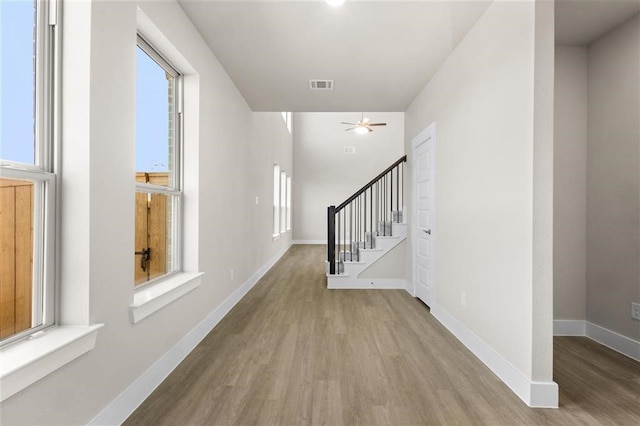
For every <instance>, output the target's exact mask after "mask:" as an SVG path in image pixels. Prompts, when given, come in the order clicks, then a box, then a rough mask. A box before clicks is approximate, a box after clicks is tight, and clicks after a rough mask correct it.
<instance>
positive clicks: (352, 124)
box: [340, 121, 357, 126]
mask: <svg viewBox="0 0 640 426" xmlns="http://www.w3.org/2000/svg"><path fill="white" fill-rule="evenodd" d="M340 124H348V125H349V126H357V124H356V123H347V122H346V121H341V122H340Z"/></svg>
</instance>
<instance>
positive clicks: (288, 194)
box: [287, 176, 291, 231]
mask: <svg viewBox="0 0 640 426" xmlns="http://www.w3.org/2000/svg"><path fill="white" fill-rule="evenodd" d="M290 229H291V176H287V231H289V230H290Z"/></svg>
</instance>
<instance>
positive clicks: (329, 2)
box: [324, 0, 345, 7]
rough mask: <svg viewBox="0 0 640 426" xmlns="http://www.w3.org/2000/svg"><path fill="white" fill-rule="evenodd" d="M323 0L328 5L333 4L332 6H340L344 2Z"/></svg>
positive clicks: (340, 0) (341, 0) (343, 0)
mask: <svg viewBox="0 0 640 426" xmlns="http://www.w3.org/2000/svg"><path fill="white" fill-rule="evenodd" d="M324 1H325V2H327V4H328V5H329V6H333V7H338V6H342V4H343V3H344V2H345V0H324Z"/></svg>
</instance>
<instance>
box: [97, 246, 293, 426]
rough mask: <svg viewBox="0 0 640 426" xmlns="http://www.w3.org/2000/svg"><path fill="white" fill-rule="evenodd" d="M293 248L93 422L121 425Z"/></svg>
mask: <svg viewBox="0 0 640 426" xmlns="http://www.w3.org/2000/svg"><path fill="white" fill-rule="evenodd" d="M289 247H291V246H290V245H289V246H287V247H285V248H284V249H282V250H281V251H280V252H279V253H278V254H276V255H275V256H274V257H273V258H271V259H270V260H269V261H268V262H267V263H266V264H265V265H264V266H262V268H260V269H259V270H258V271H256V273H255V274H253V275H252V276H251V278H249V279H248V280H247V281H246V282H245V283H244V284H242V285H241V286H240V287H239V288H238V289H237V290H236V291H234V292H233V293H232V294H231V295H230V296H229V297H227V299H226V300H225V301H224V302H222V303H221V304H220V305H218V306H217V307H216V308H215V309H214V310H213V311H211V313H210V314H209V315H207V317H206V318H205V319H204V320H202V321H201V322H200V324H198V325H197V326H196V327H195V328H193V329H192V330H191V331H190V332H189V333H187V334H186V335H185V336H184V337H183V338H182V339H181V340H180V341H179V342H178V343H177V344H176V345H175V346H174V347H172V348H171V349H170V350H169V351H167V352H166V353H165V354H164V355H163V356H162V357H161V358H160V359H159V360H158V361H157V362H156V363H155V364H153V365H152V366H151V367H150V368H149V369H148V370H147V371H145V372H144V373H143V374H142V375H141V376H140V377H138V379H136V381H134V382H133V383H132V384H131V385H130V386H129V387H128V388H127V389H125V390H124V392H122V393H121V394H120V395H118V396H117V397H116V399H114V400H113V401H112V402H111V403H110V404H109V405H107V406H106V407H105V408H104V409H103V410H102V411H101V412H100V414H98V415H97V416H96V417H95V418H94V419H93V420H91V422H89V424H90V425H116V424H118V425H119V424H122V423H123V422H124V421H125V420H126V419H127V417H129V416H130V415H131V413H133V412H134V411H135V409H136V408H138V407H139V406H140V404H142V402H144V400H145V399H146V398H147V397H148V396H149V395H150V394H151V392H153V391H154V389H155V388H156V387H158V385H160V383H162V381H163V380H164V379H166V378H167V376H168V375H169V374H170V373H171V372H172V371H173V370H174V369H175V368H176V367H177V366H178V364H180V362H182V360H183V359H184V358H185V357H186V356H187V355H189V353H190V352H191V351H192V350H193V349H194V348H195V347H196V346H197V345H198V343H200V341H202V339H204V338H205V336H206V335H207V334H209V332H210V331H211V330H213V328H214V327H215V326H216V325H217V324H218V323H219V322H220V320H222V318H224V316H225V315H226V314H227V313H228V312H229V311H230V310H231V309H232V308H233V307H234V306H235V305H236V304H237V303H238V302H239V301H240V300H241V299H242V298H243V297H244V296H245V295H246V294H247V293H248V292H249V290H251V289H252V288H253V286H254V285H255V284H256V283H257V282H258V281H259V280H260V278H262V277H263V276H264V274H266V273H267V271H269V269H271V267H273V265H275V263H276V262H277V261H278V260H279V259H280V258H281V257H282V256H283V255H284V254H285V252H286V251H287V250H288V249H289Z"/></svg>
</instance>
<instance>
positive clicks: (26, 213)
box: [0, 1, 57, 345]
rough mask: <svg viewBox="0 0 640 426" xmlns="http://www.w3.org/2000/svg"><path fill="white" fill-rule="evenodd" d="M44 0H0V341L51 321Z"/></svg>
mask: <svg viewBox="0 0 640 426" xmlns="http://www.w3.org/2000/svg"><path fill="white" fill-rule="evenodd" d="M48 8H49V4H48V2H46V1H37V2H36V1H30V2H29V1H21V2H4V1H3V2H0V55H1V58H0V62H2V73H1V74H0V94H1V96H0V97H1V105H0V123H2V124H1V126H0V132H1V133H0V235H1V236H2V237H1V241H2V251H1V252H0V344H2V345H3V344H6V343H9V342H13V341H15V340H18V339H21V338H23V337H26V336H28V335H30V334H32V333H34V332H36V331H39V330H41V329H43V328H45V327H47V326H50V325H53V324H54V322H55V312H54V306H55V303H54V291H55V278H54V277H55V273H54V265H55V260H54V254H55V251H54V247H55V241H54V237H55V223H56V220H55V212H56V210H55V200H56V187H55V183H56V175H55V167H54V159H53V154H54V140H55V138H54V135H55V128H56V127H57V126H56V123H55V122H54V120H53V117H54V105H55V101H54V86H55V84H53V82H55V81H56V79H57V73H56V70H55V69H54V66H53V64H54V63H55V61H54V57H55V54H56V37H55V36H54V35H55V33H54V31H55V26H54V25H50V24H49V10H48Z"/></svg>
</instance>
